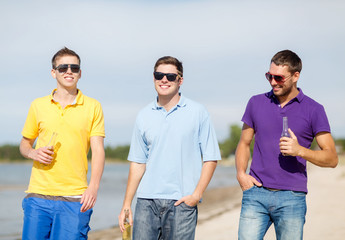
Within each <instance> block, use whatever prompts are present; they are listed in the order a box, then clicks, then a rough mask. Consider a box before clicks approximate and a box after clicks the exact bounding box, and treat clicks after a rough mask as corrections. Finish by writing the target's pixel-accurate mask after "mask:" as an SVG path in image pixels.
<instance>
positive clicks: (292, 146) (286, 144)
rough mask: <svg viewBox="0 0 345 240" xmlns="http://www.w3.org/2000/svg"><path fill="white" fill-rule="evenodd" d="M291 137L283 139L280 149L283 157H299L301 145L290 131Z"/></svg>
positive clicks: (289, 130)
mask: <svg viewBox="0 0 345 240" xmlns="http://www.w3.org/2000/svg"><path fill="white" fill-rule="evenodd" d="M288 133H289V134H290V136H291V137H281V138H280V143H279V148H280V152H281V153H282V155H283V156H299V155H300V150H301V145H299V143H298V140H297V137H296V135H295V134H294V132H293V131H291V129H290V128H289V129H288Z"/></svg>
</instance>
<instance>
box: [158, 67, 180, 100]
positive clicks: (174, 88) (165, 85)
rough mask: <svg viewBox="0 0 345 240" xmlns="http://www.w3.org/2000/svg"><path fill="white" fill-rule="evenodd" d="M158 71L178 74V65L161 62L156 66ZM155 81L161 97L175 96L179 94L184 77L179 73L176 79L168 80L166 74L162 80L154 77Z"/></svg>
mask: <svg viewBox="0 0 345 240" xmlns="http://www.w3.org/2000/svg"><path fill="white" fill-rule="evenodd" d="M156 72H161V73H174V74H177V75H178V71H177V68H176V66H174V65H172V64H161V65H159V66H158V67H157V68H156ZM153 81H154V84H155V88H156V91H157V93H158V97H159V98H161V97H164V98H174V97H177V96H178V95H179V88H180V86H181V85H182V83H183V77H180V76H179V75H178V76H177V77H176V80H175V81H168V79H167V77H166V76H164V77H163V78H162V79H161V80H156V79H155V78H153Z"/></svg>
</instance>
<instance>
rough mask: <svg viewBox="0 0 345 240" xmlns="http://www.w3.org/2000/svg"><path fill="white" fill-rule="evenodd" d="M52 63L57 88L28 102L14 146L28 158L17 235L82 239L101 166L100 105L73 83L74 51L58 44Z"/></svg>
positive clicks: (77, 75)
mask: <svg viewBox="0 0 345 240" xmlns="http://www.w3.org/2000/svg"><path fill="white" fill-rule="evenodd" d="M52 65H53V68H52V70H51V74H52V76H53V78H55V79H56V81H57V88H56V89H54V90H53V91H52V93H51V94H50V95H48V96H45V97H42V98H38V99H35V100H34V101H33V102H32V104H31V106H30V110H29V113H28V116H27V119H26V122H25V125H24V128H23V131H22V135H23V138H22V140H21V143H20V152H21V153H22V155H23V156H24V157H26V158H29V159H32V160H33V167H32V172H31V178H30V184H29V188H28V190H27V191H26V192H27V193H28V195H27V196H26V197H25V198H24V200H23V210H24V226H23V236H22V237H23V239H35V240H39V239H87V234H88V231H89V230H90V227H89V221H90V217H91V214H92V208H93V206H94V205H95V202H96V199H97V192H98V188H99V184H100V180H101V177H102V173H103V168H104V143H103V142H104V141H103V139H104V136H105V134H104V118H103V111H102V107H101V105H100V103H99V102H98V101H97V100H95V99H92V98H90V97H87V96H85V95H83V94H82V92H81V91H80V90H79V89H78V88H77V83H78V80H79V79H80V77H81V70H80V57H79V56H78V54H76V53H75V52H74V51H72V50H70V49H68V48H63V49H61V50H59V51H58V52H57V53H56V54H55V55H54V56H53V59H52ZM36 139H37V142H36V146H35V148H33V145H34V142H35V141H36ZM90 147H91V151H92V160H91V168H92V169H91V170H92V171H91V178H90V182H89V185H88V184H87V171H88V162H87V153H88V151H89V149H90Z"/></svg>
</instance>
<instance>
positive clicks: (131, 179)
mask: <svg viewBox="0 0 345 240" xmlns="http://www.w3.org/2000/svg"><path fill="white" fill-rule="evenodd" d="M145 170H146V164H140V163H135V162H131V165H130V168H129V173H128V182H127V188H126V193H125V198H124V201H123V208H130V207H131V205H132V201H133V198H134V195H135V193H136V191H137V188H138V186H139V183H140V181H141V178H142V177H143V175H144V173H145Z"/></svg>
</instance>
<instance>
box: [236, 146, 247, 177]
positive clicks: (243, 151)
mask: <svg viewBox="0 0 345 240" xmlns="http://www.w3.org/2000/svg"><path fill="white" fill-rule="evenodd" d="M249 159H250V145H247V144H245V143H243V142H240V143H239V144H238V146H237V149H236V154H235V164H236V171H237V178H238V176H239V175H242V174H245V173H246V171H247V168H248V162H249Z"/></svg>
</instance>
